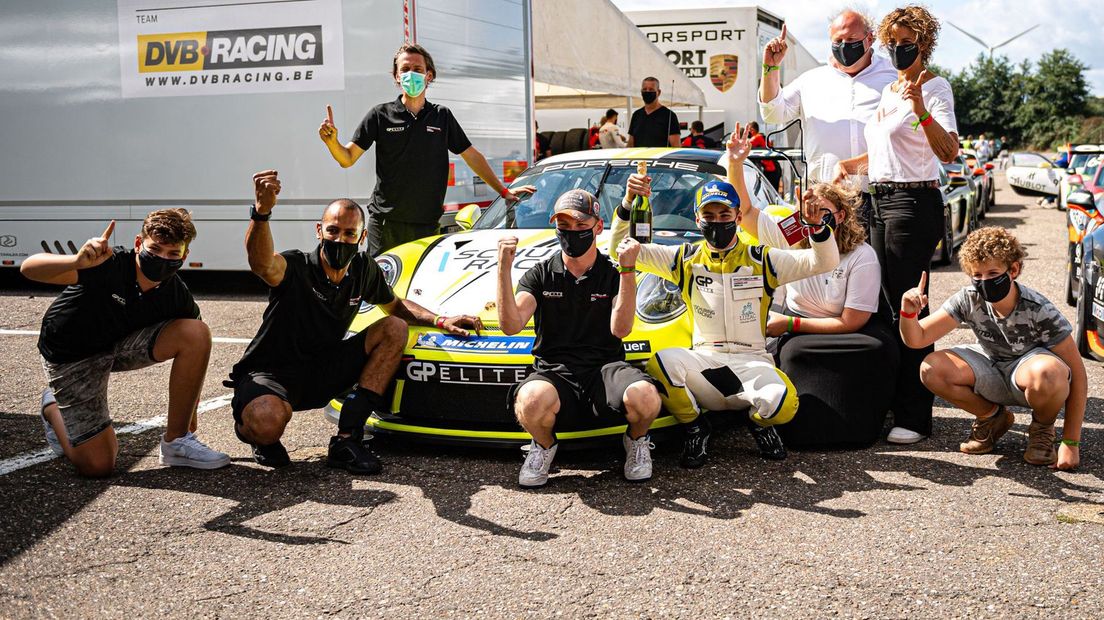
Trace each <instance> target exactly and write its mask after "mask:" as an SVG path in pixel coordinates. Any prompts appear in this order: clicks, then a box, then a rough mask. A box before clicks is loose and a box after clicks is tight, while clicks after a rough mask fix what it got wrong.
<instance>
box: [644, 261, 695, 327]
mask: <svg viewBox="0 0 1104 620" xmlns="http://www.w3.org/2000/svg"><path fill="white" fill-rule="evenodd" d="M683 312H686V304H685V303H683V301H682V293H680V292H679V288H678V285H677V284H675V283H674V282H668V281H667V280H664V279H663V278H660V277H659V276H655V275H652V274H650V273H648V274H644V277H642V278H640V282H639V283H638V284H637V285H636V314H637V316H639V317H640V318H641V319H643V320H644V321H645V322H647V323H663V322H665V321H670V320H671V319H673V318H675V317H677V316H678V315H680V314H682V313H683Z"/></svg>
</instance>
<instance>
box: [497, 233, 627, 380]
mask: <svg viewBox="0 0 1104 620" xmlns="http://www.w3.org/2000/svg"><path fill="white" fill-rule="evenodd" d="M619 280H620V276H619V275H618V273H617V268H616V267H614V266H613V263H612V262H610V260H609V257H607V256H606V255H605V254H601V253H599V254H598V260H596V261H595V262H594V266H593V267H591V268H590V271H588V272H586V274H584V275H583V277H582V278H579V279H575V276H573V275H571V272H570V271H568V270H567V269H566V268H565V267H564V263H563V255H562V254H561V253H556V254H555V255H553V256H551V257H549V258H547V259H545V260H543V261H541V262H540V263H537V264H536V265H533V267H531V268H530V269H529V271H527V272H525V275H523V276H521V281H520V282H518V292H521V291H525V292H527V293H529V294H530V295H532V296H533V297H535V298H536V300H537V310H536V313H535V314H534V315H533V319H534V325H535V327H536V336H537V337H536V340H535V341H534V343H533V356H534V357H535V358H537V359H536V363H535V364H534V365H535V366H536V367H537V368H540V367H541V366H542V364H545V365H550V364H563V365H564V366H566V367H567V368H568V369H569V370H571V371H573V372H583V371H592V370H597V369H599V368H601V367H602V366H604V365H605V364H608V363H610V362H620V361H624V360H625V349H624V348H623V346H622V345H621V339H620V338H617V337H616V336H614V335H613V334H612V333H611V332H610V317H611V316H612V314H613V298H614V297H616V296H617V292H618V290H619V288H618V287H619V286H620V282H619Z"/></svg>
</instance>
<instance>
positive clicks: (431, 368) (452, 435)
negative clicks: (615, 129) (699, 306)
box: [326, 148, 793, 446]
mask: <svg viewBox="0 0 1104 620" xmlns="http://www.w3.org/2000/svg"><path fill="white" fill-rule="evenodd" d="M720 156H721V153H719V152H717V151H708V150H700V149H646V148H638V149H607V150H592V151H584V152H577V153H569V154H565V155H559V156H555V157H551V158H548V159H545V160H542V161H541V162H539V163H538V164H537V165H536V166H534V167H532V168H530V169H528V170H526V171H525V172H524V173H522V174H521V175H520V176H519V177H518V178H517V179H516V180H515V181H514V183H513V184H512V185H513V186H514V187H517V186H522V185H532V186H535V187H536V188H537V189H536V192H535V193H533V194H532V195H530V196H528V197H527V198H525V199H524V200H522V201H521V202H519V203H517V204H516V205H514V204H507V203H506V201H504V200H502V199H498V200H496V201H495V202H493V203H491V204H490V205H489V206H488V207H486V209H484V210H482V211H481V210H480V209H479V208H478V207H477V206H475V205H469V206H468V207H466V208H464V209H462V210H461V211H460V212H459V213H458V214H457V217H456V221H457V223H458V225H459V226H460V228H461V230H460V231H459V232H455V233H451V234H444V235H440V236H437V237H429V238H425V239H421V240H418V241H415V242H412V243H407V244H404V245H401V246H399V247H397V248H394V249H392V250H390V251H389V252H387V253H385V254H383V255H381V256H379V257H378V258H377V262H378V263H379V265H380V266H381V267H382V268H383V271H384V273H385V274H386V276H387V281H388V283H389V284H390V285H391V287H392V288H393V289H394V290H395V293H396V294H398V295H400V296H403V297H405V298H407V299H410V300H412V301H415V302H417V303H419V304H421V305H422V306H424V307H426V308H428V309H430V310H432V311H434V312H435V313H438V314H443V315H455V314H473V315H478V316H480V317H481V318H482V320H483V325H484V326H485V328H486V329H484V330H483V332H482V333H480V334H479V335H478V336H476V335H474V334H473V335H472V336H471V337H468V338H460V337H456V336H452V335H449V334H447V333H444V332H442V331H441V330H438V329H435V328H429V327H412V328H411V329H410V335H409V340H408V342H407V345H406V350H405V352H404V355H403V358H402V362H401V364H400V366H399V370H398V373H397V374H396V377H395V381H394V382H393V384H392V388H391V390H390V391H389V393H388V394H387V397H388V399H389V402H390V403H391V412H389V413H378V414H375V415H373V416H372V417H371V418H370V419H369V421H368V426H369V428H368V430H369V431H372V432H374V433H376V434H380V433H394V434H402V435H405V436H408V437H412V438H417V439H426V440H432V441H437V442H444V443H459V444H477V445H498V446H518V445H522V444H526V443H528V442H529V440H530V437H529V435H528V434H527V433H525V432H524V431H523V430H522V429H521V428H520V427H519V426H518V424H517V421H516V420H514V419H513V418H512V416H511V415H510V414H509V412H508V411H507V407H506V394H507V390H508V389H509V388H510V386H511V385H513V384H515V383H517V382H519V381H520V380H521V379H523V378H524V377H525V376H526V375H527V374H528V373H529V372H530V371H531V364H532V361H533V357H532V352H531V351H532V346H533V339H534V334H533V326H532V323H530V324H529V325H528V326H527V327H526V329H525V330H523V331H522V332H521V333H519V334H517V335H514V336H506V335H504V334H503V333H502V332H501V331H500V330H499V328H498V314H497V311H496V309H495V286H496V280H497V275H496V274H497V268H498V263H497V255H498V241H499V239H501V238H503V237H507V236H516V237H518V239H519V243H518V250H517V257H516V259H515V261H514V266H513V273H512V276H513V281H514V284H515V285H516V284H517V281H518V280H519V279H520V278H521V276H522V274H524V273H525V272H526V270H528V269H529V268H530V267H532V266H533V265H535V264H537V263H538V262H540V261H542V260H544V259H546V258H548V257H549V256H552V255H553V254H554V253H556V252H559V251H560V248H559V244H558V243H557V241H556V236H555V231H554V229H553V227H552V225H550V224H549V222H548V220H549V215H550V214H551V210H552V206H553V205H554V203H555V201H556V199H557V198H558V197H559V196H560V195H561V194H563V193H564V192H566V191H568V190H570V189H575V188H582V189H586V190H587V191H590V192H591V193H593V194H595V195H596V196H597V197H598V199H599V202H600V203H601V215H602V218H603V219H604V220H605V223H606V231H605V232H604V233H603V234H602V236H601V237H600V238H599V241H598V247H599V249H600V250H602V251H605V250H606V247H607V246H606V243H607V240H608V238H609V223H610V217H611V213H612V212H613V209H614V208H615V207H616V205H618V204H619V203H620V202H621V200H622V198H623V197H624V195H625V182H626V180H627V179H628V176H629V174H631V173H633V172H634V171H636V169H637V163H638V162H641V161H642V162H645V163H646V164H647V166H648V174H649V175H651V177H652V196H651V201H650V202H651V207H652V212H653V228H654V230H655V233H654V235H653V241H654V242H655V243H663V244H679V243H687V242H695V241H698V240H700V239H701V234H700V233H699V232H698V229H697V226H696V225H695V223H694V194H695V193H696V191H697V189H698V188H699V187H700V186H701V185H702V184H704V183H705V182H706V181H708V180H710V179H712V178H715V175H721V176H722V177H723V176H724V175H725V169H724V167H723V165H722V164H721V163H719V158H720ZM756 156H758V157H760V158H761V157H766V156H769V155H765V154H764V153H762V152H760V153H758V154H756V153H753V157H756ZM744 176H745V179H746V180H747V183H748V188H749V192H750V193H751V195H752V200H754V201H755V203H756V204H757V206H759V207H760V208H763V209H767V208H770V209H771V211H772V212H780V213H790V212H792V211H793V208H792V207H788V206H784V205H783V204H782V203H783V201H782V198H781V197H780V196H779V194H778V192H777V191H776V190H775V189H774V188H772V187H770V185H769V183H768V182H767V181H766V178H765V177H764V176H763V175H762V173H761V172H760V171H759V169H758V167H757V166H756V165H755V164H754V163H751V162H750V161H749V162H745V164H744ZM741 235H742V236H743V240H744V241H745V242H749V243H754V242H755V240H754V239H752V238H750V237H749V236H748V235H747V234H746V233H741ZM637 285H638V292H637V308H636V325H635V328H634V329H633V331H632V333H631V334H630V335H629V336H628V337H627V338H625V339H624V346H625V353H626V357H627V359H628V361H629V362H632V363H637V364H640V365H641V366H643V364H644V363H645V362H647V360H648V359H649V358H650V357H651V356H652V355H654V354H655V352H657V351H659V350H661V349H664V348H667V347H688V346H689V345H690V322H689V318H688V317H687V316H686V306H685V305H684V304H683V302H682V298H681V296H680V294H679V291H678V289H677V287H676V286H675V285H673V284H670V283H668V282H666V281H664V280H661V279H659V278H657V277H655V276H652V275H646V274H640V275H638V276H637ZM381 316H382V311H381V310H379V309H378V308H376V307H374V306H367V305H365V306H362V307H361V309H360V313H359V314H358V316H357V318H356V319H355V320H354V321H353V324H352V325H351V326H350V332H357V331H360V330H362V329H364V328H365V327H367V326H368V325H370V324H371V323H372V322H374V321H376V320H378V319H379V318H380V317H381ZM341 400H342V399H340V398H339V399H335V400H333V401H332V402H331V403H330V405H329V406H328V407H327V408H326V413H327V416H328V417H329V418H330V419H331V420H332V421H335V422H336V420H337V417H338V414H339V412H340V409H341ZM675 423H676V422H675V420H674V419H673V418H672V417H670V416H668V415H662V416H661V417H660V418H658V419H657V420H656V421H655V423H654V424H653V428H664V427H669V426H673V425H675ZM624 431H625V423H624V419H622V418H609V419H606V418H599V417H593V416H589V415H587V416H586V417H581V418H579V419H558V420H557V427H556V435H557V438H558V439H559V440H560V441H567V442H571V441H573V440H582V439H588V438H600V437H604V436H610V435H613V436H617V435H620V434H621V433H623V432H624Z"/></svg>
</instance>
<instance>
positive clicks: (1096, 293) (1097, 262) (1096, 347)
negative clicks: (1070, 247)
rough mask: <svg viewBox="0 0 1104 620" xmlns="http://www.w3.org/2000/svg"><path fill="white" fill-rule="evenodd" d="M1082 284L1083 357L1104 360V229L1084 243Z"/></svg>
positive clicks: (1077, 331) (1102, 204) (1079, 333)
mask: <svg viewBox="0 0 1104 620" xmlns="http://www.w3.org/2000/svg"><path fill="white" fill-rule="evenodd" d="M1101 209H1104V195H1097V196H1096V211H1097V212H1098V213H1099V212H1100V210H1101ZM1081 257H1082V260H1081V268H1080V278H1079V280H1080V283H1081V286H1080V288H1079V289H1078V291H1077V312H1076V314H1077V317H1076V321H1075V322H1076V325H1075V326H1074V339H1075V340H1076V341H1077V350H1078V351H1079V352H1080V353H1081V355H1082V357H1086V358H1088V359H1095V360H1097V361H1104V226H1097V227H1096V228H1095V229H1094V230H1093V231H1092V232H1090V233H1088V234H1087V235H1085V238H1084V239H1083V240H1082V241H1081Z"/></svg>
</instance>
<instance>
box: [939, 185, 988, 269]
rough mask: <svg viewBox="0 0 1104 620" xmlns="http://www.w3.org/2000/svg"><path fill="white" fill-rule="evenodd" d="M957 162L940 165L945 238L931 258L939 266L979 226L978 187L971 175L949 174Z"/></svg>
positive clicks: (949, 259)
mask: <svg viewBox="0 0 1104 620" xmlns="http://www.w3.org/2000/svg"><path fill="white" fill-rule="evenodd" d="M954 165H955V164H945V165H943V166H940V167H939V187H940V193H941V194H942V195H943V238H942V239H940V241H939V243H938V244H937V245H936V246H935V254H934V255H933V256H932V260H933V261H935V262H936V263H938V264H940V265H949V264H950V263H951V261H952V260H953V259H954V253H955V250H956V249H957V248H958V246H960V245H962V243H963V242H964V241H966V236H967V235H969V234H970V233H971V232H973V231H974V229H976V228H977V227H978V212H977V198H976V196H977V188H976V186H975V185H974V181H973V179H972V177H969V176H966V175H964V174H955V175H953V176H952V175H951V174H949V173H948V172H947V170H946V168H947V167H952V168H953V167H954ZM959 166H961V164H959Z"/></svg>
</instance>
